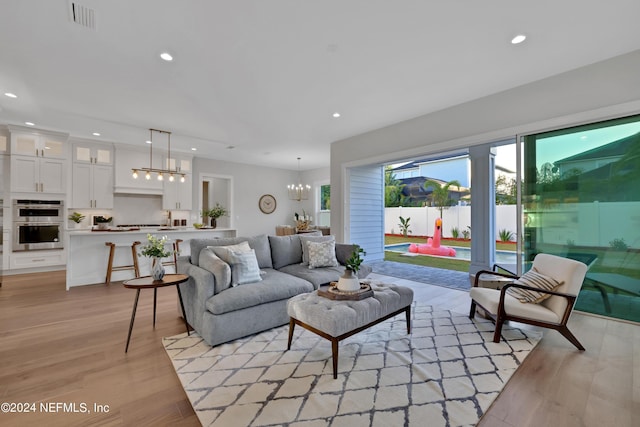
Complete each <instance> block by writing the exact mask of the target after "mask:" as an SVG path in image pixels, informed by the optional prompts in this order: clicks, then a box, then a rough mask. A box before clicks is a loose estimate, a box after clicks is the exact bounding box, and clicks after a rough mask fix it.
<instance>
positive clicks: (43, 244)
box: [13, 199, 64, 251]
mask: <svg viewBox="0 0 640 427" xmlns="http://www.w3.org/2000/svg"><path fill="white" fill-rule="evenodd" d="M63 231H64V203H63V202H62V201H61V200H24V199H16V200H14V201H13V233H14V238H13V250H14V251H34V250H43V249H62V248H63V247H64V246H63V245H64V243H63V238H62V233H63Z"/></svg>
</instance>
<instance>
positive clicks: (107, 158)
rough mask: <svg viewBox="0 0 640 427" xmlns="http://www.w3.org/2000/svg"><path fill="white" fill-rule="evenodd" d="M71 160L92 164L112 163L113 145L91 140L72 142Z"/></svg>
mask: <svg viewBox="0 0 640 427" xmlns="http://www.w3.org/2000/svg"><path fill="white" fill-rule="evenodd" d="M73 162H74V163H89V164H93V165H113V146H111V145H106V144H105V145H102V144H96V143H94V142H92V141H86V142H74V143H73Z"/></svg>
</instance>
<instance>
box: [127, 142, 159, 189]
mask: <svg viewBox="0 0 640 427" xmlns="http://www.w3.org/2000/svg"><path fill="white" fill-rule="evenodd" d="M115 162H116V164H115V174H114V180H115V185H114V192H115V193H129V194H157V195H162V194H163V181H158V179H157V174H155V173H152V174H151V179H149V180H147V179H145V177H144V172H142V171H139V172H138V175H139V176H138V178H137V179H134V178H133V176H132V169H138V170H139V169H140V168H149V166H150V162H149V151H148V150H146V151H145V150H138V149H132V148H121V147H116V154H115ZM162 164H163V158H162V154H161V153H158V152H154V153H153V164H152V167H153V168H154V169H156V168H157V169H159V168H161V167H162ZM165 178H166V177H165Z"/></svg>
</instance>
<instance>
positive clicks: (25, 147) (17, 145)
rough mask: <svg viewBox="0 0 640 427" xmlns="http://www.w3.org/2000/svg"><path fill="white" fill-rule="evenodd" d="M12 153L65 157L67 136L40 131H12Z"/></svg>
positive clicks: (56, 157)
mask: <svg viewBox="0 0 640 427" xmlns="http://www.w3.org/2000/svg"><path fill="white" fill-rule="evenodd" d="M11 154H16V155H21V156H32V157H44V158H55V159H64V158H66V152H65V138H64V137H62V136H52V135H47V134H39V133H14V132H12V133H11Z"/></svg>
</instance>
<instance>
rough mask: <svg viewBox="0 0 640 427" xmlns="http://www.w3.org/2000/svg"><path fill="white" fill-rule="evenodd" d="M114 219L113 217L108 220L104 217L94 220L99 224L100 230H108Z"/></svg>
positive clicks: (97, 217)
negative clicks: (108, 225)
mask: <svg viewBox="0 0 640 427" xmlns="http://www.w3.org/2000/svg"><path fill="white" fill-rule="evenodd" d="M112 219H113V217H111V216H110V217H108V218H107V217H104V216H102V215H98V216H95V217H93V220H94V221H95V223H96V224H98V230H106V228H107V224H109V223H110V222H111V220H112Z"/></svg>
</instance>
